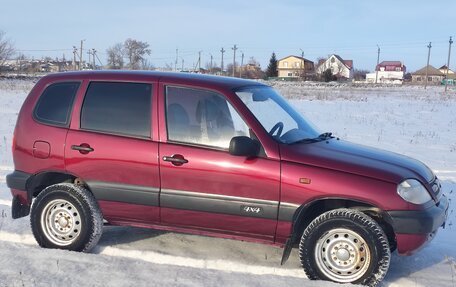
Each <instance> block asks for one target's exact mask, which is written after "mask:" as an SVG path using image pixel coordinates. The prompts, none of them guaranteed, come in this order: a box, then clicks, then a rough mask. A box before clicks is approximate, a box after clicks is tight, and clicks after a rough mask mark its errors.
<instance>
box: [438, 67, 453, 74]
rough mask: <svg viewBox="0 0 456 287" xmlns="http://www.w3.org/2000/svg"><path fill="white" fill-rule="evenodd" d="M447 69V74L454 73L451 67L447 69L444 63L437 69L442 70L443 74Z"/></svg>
mask: <svg viewBox="0 0 456 287" xmlns="http://www.w3.org/2000/svg"><path fill="white" fill-rule="evenodd" d="M447 70H448V75H452V74H454V72H453V71H452V70H451V69H448V67H447V66H446V65H443V66H442V67H440V68H439V71H440V72H442V73H443V74H444V75H446V72H447Z"/></svg>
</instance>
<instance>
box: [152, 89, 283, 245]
mask: <svg viewBox="0 0 456 287" xmlns="http://www.w3.org/2000/svg"><path fill="white" fill-rule="evenodd" d="M160 93H163V94H161V96H160V103H159V109H160V113H161V114H160V116H159V118H160V120H164V122H165V123H166V125H165V129H164V128H163V125H161V127H162V128H161V130H160V136H161V137H162V138H161V143H160V177H161V187H162V188H161V193H160V205H161V220H162V222H163V223H164V224H168V225H176V226H182V227H193V228H199V229H204V230H208V231H217V232H224V233H228V234H233V235H239V236H249V237H257V238H260V239H265V240H273V237H274V233H275V228H276V224H277V211H278V201H279V181H280V163H279V161H277V160H271V159H268V158H267V157H266V156H260V157H255V158H249V159H248V158H245V157H240V156H232V155H230V154H229V153H228V145H229V142H230V140H231V138H232V137H234V136H250V137H255V135H254V133H253V132H252V131H251V130H250V129H249V127H248V126H247V124H246V123H245V121H244V119H243V118H242V117H241V116H240V115H239V113H238V112H237V110H236V109H235V108H234V107H233V106H232V105H231V104H230V102H229V101H228V100H227V98H226V97H225V96H224V95H223V94H221V93H218V92H214V91H210V90H205V89H201V88H189V87H179V86H172V85H163V86H161V87H160Z"/></svg>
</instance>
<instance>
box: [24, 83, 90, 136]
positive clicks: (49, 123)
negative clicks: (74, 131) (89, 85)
mask: <svg viewBox="0 0 456 287" xmlns="http://www.w3.org/2000/svg"><path fill="white" fill-rule="evenodd" d="M70 83H71V84H78V87H77V89H76V92H75V93H74V96H73V100H72V101H71V103H70V108H69V110H68V111H69V112H68V114H67V119H66V121H65V123H64V124H62V123H59V122H55V121H49V120H46V119H43V118H41V117H39V116H38V115H37V110H38V107H39V105H40V103H41V101H42V99H43V94H44V92H46V90H47V89H48V88H49V87H51V86H53V85H57V84H70ZM81 86H82V81H80V80H62V81H54V82H49V83H48V84H47V85H46V86H45V87H44V88H43V89H42V90H41V93H40V95H39V96H38V100H37V101H36V103H35V106H34V108H33V112H32V118H33V120H34V121H35V122H37V123H39V124H43V125H46V126H51V127H58V128H66V129H68V128H70V124H71V119H72V116H73V109H74V104H75V101H76V98H77V97H78V93H79V91H80V89H81Z"/></svg>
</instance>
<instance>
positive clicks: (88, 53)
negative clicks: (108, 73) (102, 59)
mask: <svg viewBox="0 0 456 287" xmlns="http://www.w3.org/2000/svg"><path fill="white" fill-rule="evenodd" d="M91 54H92V51H90V49H88V50H87V55H89V59H88V60H87V63H88V65H90V64H91V63H90V55H91Z"/></svg>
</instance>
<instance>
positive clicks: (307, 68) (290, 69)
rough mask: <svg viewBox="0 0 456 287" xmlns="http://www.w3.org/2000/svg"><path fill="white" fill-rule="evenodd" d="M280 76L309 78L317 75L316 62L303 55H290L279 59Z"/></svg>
mask: <svg viewBox="0 0 456 287" xmlns="http://www.w3.org/2000/svg"><path fill="white" fill-rule="evenodd" d="M277 72H278V77H279V78H290V79H291V78H294V79H299V78H301V79H309V78H312V77H313V76H314V75H315V67H314V62H312V61H310V60H307V59H306V58H303V57H298V56H292V55H291V56H288V57H285V58H282V59H280V60H278V61H277Z"/></svg>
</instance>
